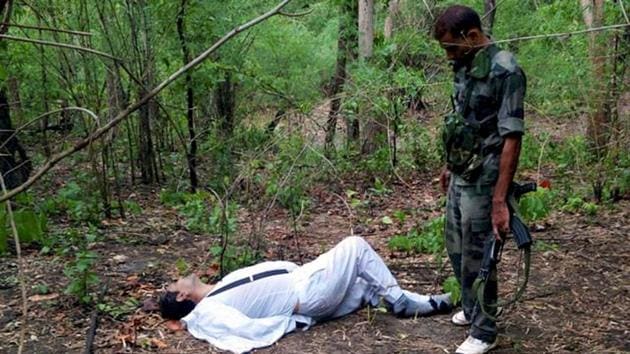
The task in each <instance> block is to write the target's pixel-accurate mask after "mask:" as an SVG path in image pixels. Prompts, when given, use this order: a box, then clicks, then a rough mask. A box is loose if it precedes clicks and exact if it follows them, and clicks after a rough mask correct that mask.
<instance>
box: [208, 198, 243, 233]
mask: <svg viewBox="0 0 630 354" xmlns="http://www.w3.org/2000/svg"><path fill="white" fill-rule="evenodd" d="M237 210H238V205H237V204H236V203H233V202H229V203H228V204H227V205H221V204H218V203H217V204H215V205H214V207H213V208H212V213H211V214H210V218H209V219H208V221H209V223H208V226H209V230H210V232H211V233H214V234H219V235H222V236H223V237H228V236H229V235H232V234H234V233H235V232H236V230H237V228H238V219H237Z"/></svg>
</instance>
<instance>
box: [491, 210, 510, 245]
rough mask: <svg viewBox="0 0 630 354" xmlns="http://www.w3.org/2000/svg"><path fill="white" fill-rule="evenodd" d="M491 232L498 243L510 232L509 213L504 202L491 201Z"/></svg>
mask: <svg viewBox="0 0 630 354" xmlns="http://www.w3.org/2000/svg"><path fill="white" fill-rule="evenodd" d="M492 231H494V237H495V238H496V239H497V240H498V241H503V237H504V236H505V235H506V234H507V233H508V232H509V231H510V212H509V210H508V207H507V203H506V202H505V201H492Z"/></svg>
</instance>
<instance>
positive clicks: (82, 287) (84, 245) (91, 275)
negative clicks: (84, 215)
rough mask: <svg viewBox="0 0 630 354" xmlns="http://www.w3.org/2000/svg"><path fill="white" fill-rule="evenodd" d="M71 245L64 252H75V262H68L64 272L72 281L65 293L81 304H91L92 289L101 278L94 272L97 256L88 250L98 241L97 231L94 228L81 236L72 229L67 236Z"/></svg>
mask: <svg viewBox="0 0 630 354" xmlns="http://www.w3.org/2000/svg"><path fill="white" fill-rule="evenodd" d="M67 239H68V240H69V241H68V242H69V243H70V244H71V246H69V247H68V248H66V249H65V250H64V252H65V253H69V252H71V251H72V250H73V249H75V248H78V250H77V251H76V252H75V258H74V260H73V261H71V262H68V263H67V264H66V266H65V268H64V270H63V274H64V275H65V276H66V278H68V280H70V283H69V284H68V286H67V287H66V290H65V293H66V294H68V295H72V296H75V297H76V298H77V299H78V300H79V302H80V303H82V304H89V303H90V302H91V301H92V300H93V298H92V294H91V292H92V288H93V287H94V286H95V285H96V284H98V283H99V278H98V276H97V275H96V272H95V271H94V265H95V264H96V260H97V254H96V253H95V252H93V251H90V250H89V249H88V246H89V245H90V244H91V243H93V242H94V241H95V240H96V232H95V229H94V228H92V229H91V230H90V231H89V232H87V233H85V235H83V234H80V232H79V231H77V230H76V229H71V230H70V232H69V233H68V235H67Z"/></svg>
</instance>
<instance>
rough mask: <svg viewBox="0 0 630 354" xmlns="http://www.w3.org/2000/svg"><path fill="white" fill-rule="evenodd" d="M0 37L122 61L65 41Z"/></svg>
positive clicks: (0, 36) (0, 35) (3, 35)
mask: <svg viewBox="0 0 630 354" xmlns="http://www.w3.org/2000/svg"><path fill="white" fill-rule="evenodd" d="M0 38H4V39H8V40H12V41H17V42H26V43H35V44H41V45H48V46H52V47H59V48H69V49H74V50H78V51H80V52H86V53H91V54H94V55H98V56H101V57H105V58H107V59H111V60H114V61H117V62H121V61H122V59H119V58H116V57H114V56H112V55H109V54H107V53H103V52H99V51H98V50H95V49H91V48H85V47H81V46H78V45H74V44H66V43H58V42H51V41H43V40H39V39H31V38H24V37H16V36H11V35H8V34H0Z"/></svg>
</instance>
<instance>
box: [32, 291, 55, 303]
mask: <svg viewBox="0 0 630 354" xmlns="http://www.w3.org/2000/svg"><path fill="white" fill-rule="evenodd" d="M58 297H59V294H58V293H52V294H46V295H33V296H31V297H29V298H28V301H31V302H39V301H49V300H54V299H56V298H58Z"/></svg>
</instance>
